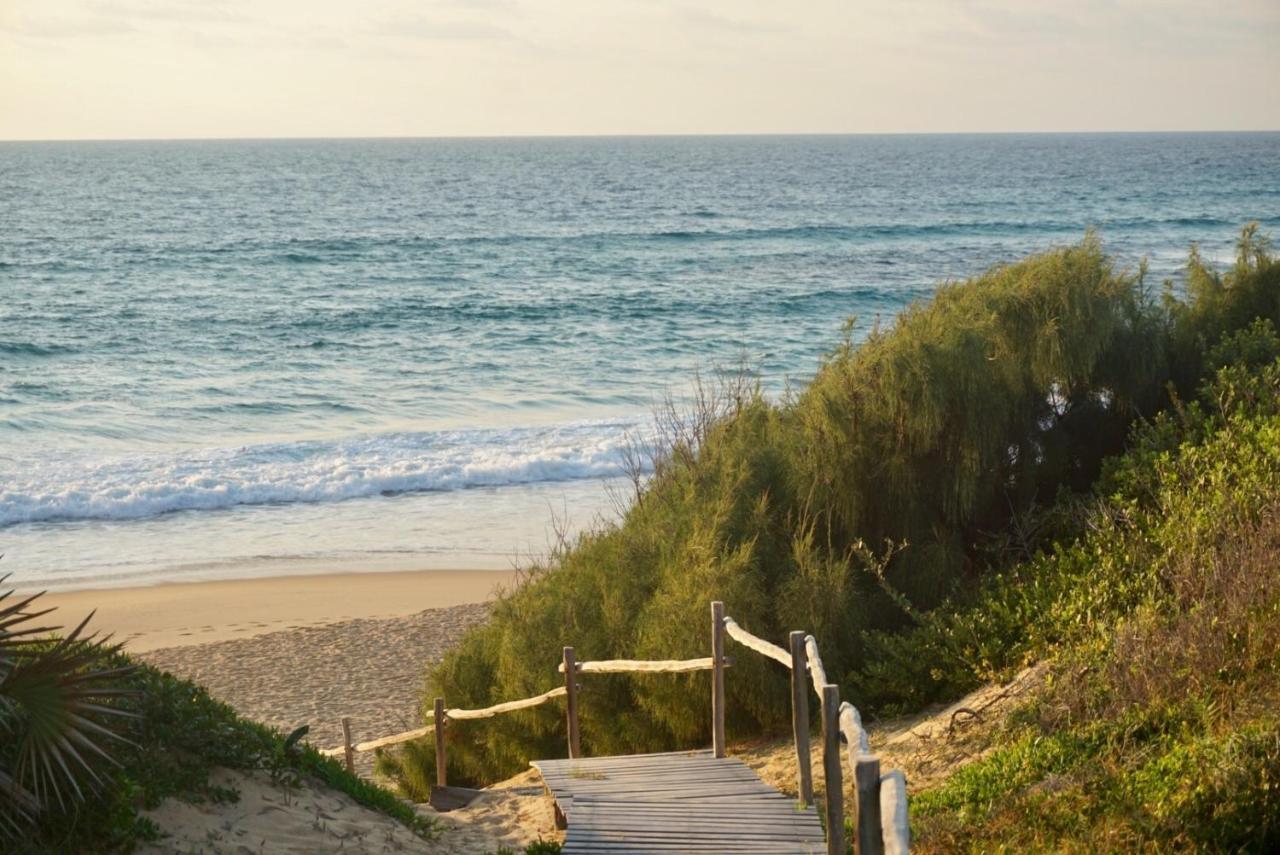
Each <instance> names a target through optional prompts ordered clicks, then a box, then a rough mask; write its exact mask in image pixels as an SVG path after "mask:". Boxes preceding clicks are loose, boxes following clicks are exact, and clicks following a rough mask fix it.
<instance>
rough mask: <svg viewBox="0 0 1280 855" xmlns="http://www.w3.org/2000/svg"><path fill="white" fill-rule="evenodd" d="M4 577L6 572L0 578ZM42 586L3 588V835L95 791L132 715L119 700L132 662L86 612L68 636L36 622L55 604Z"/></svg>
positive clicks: (0, 730)
mask: <svg viewBox="0 0 1280 855" xmlns="http://www.w3.org/2000/svg"><path fill="white" fill-rule="evenodd" d="M7 578H8V577H7V576H5V577H0V585H3V583H4V582H5V581H6V579H7ZM39 597H40V595H39V594H36V595H33V596H28V597H19V596H17V595H16V594H15V593H14V592H13V591H12V590H8V591H5V592H4V593H2V594H0V839H3V838H4V837H9V838H13V837H16V836H18V835H20V834H24V833H25V832H26V831H27V830H28V829H29V828H30V827H31V826H32V825H33V824H34V823H35V822H36V821H38V820H39V819H40V818H41V817H42V816H44V815H45V814H46V813H48V812H49V811H50V810H53V809H57V810H64V811H65V810H68V809H70V808H71V807H72V806H73V805H74V804H75V803H77V802H81V801H83V800H84V799H85V798H86V797H87V796H88V795H89V794H91V793H95V792H96V791H98V790H99V789H100V788H101V787H102V785H103V784H104V776H105V775H106V774H108V772H107V770H109V769H110V768H112V767H114V766H117V765H118V761H117V760H116V759H115V758H114V757H113V756H112V753H111V752H112V744H113V743H122V742H124V741H125V738H124V737H123V736H122V735H121V733H120V726H119V725H118V724H113V722H119V720H120V719H122V718H128V717H131V716H133V715H134V713H132V712H130V711H128V710H127V709H123V708H122V707H121V706H120V705H119V701H120V700H121V699H122V698H126V697H128V696H130V695H132V694H133V692H132V690H130V689H128V688H125V687H123V686H122V685H121V683H122V681H123V680H124V679H125V678H126V677H127V676H128V675H129V674H130V672H131V671H132V670H133V667H132V666H131V665H127V664H120V663H119V662H116V661H114V660H113V657H114V654H115V652H116V651H117V650H118V647H115V646H112V645H111V644H110V643H109V639H108V638H103V637H100V636H98V635H97V634H96V633H88V634H86V632H85V629H86V627H87V625H88V623H89V619H90V618H91V617H92V614H91V615H90V616H89V617H86V618H85V619H84V620H83V621H81V622H80V624H78V625H77V626H76V627H75V628H74V629H72V630H71V631H70V632H69V633H67V634H66V635H64V636H61V637H58V636H55V635H53V634H52V633H54V632H55V631H56V630H58V629H59V627H57V626H52V625H41V624H40V623H39V620H40V619H41V618H43V617H45V616H46V615H48V614H49V613H51V612H52V611H53V609H39V608H38V607H37V606H36V603H37V600H38V598H39Z"/></svg>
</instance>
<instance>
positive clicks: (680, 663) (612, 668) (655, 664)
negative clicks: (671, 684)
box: [556, 656, 712, 674]
mask: <svg viewBox="0 0 1280 855" xmlns="http://www.w3.org/2000/svg"><path fill="white" fill-rule="evenodd" d="M577 666H578V673H579V674H645V673H652V674H683V673H685V672H687V671H710V670H711V667H712V664H711V657H710V656H706V657H704V658H702V659H599V660H596V661H594V662H579V663H577ZM556 670H557V671H559V672H560V673H561V674H563V673H564V672H565V669H564V663H563V662H561V663H560V664H559V665H558V666H557V667H556Z"/></svg>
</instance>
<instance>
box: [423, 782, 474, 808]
mask: <svg viewBox="0 0 1280 855" xmlns="http://www.w3.org/2000/svg"><path fill="white" fill-rule="evenodd" d="M482 795H484V791H483V790H473V789H470V788H468V787H438V786H437V787H432V788H431V797H430V799H429V802H430V804H431V806H432V807H433V808H435V809H436V810H438V811H441V812H445V811H451V810H457V809H458V808H461V807H466V806H467V805H469V804H471V803H472V802H473V801H475V800H476V799H477V798H478V797H479V796H482Z"/></svg>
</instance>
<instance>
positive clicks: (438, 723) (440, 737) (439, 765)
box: [431, 698, 449, 787]
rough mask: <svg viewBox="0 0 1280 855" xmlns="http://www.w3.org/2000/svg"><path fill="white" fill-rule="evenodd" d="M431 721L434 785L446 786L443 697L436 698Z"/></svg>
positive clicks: (445, 715)
mask: <svg viewBox="0 0 1280 855" xmlns="http://www.w3.org/2000/svg"><path fill="white" fill-rule="evenodd" d="M431 718H432V721H433V722H434V723H435V727H436V786H437V787H444V786H448V772H447V771H446V770H447V769H448V758H447V757H446V756H445V753H444V751H445V748H444V728H445V722H446V720H447V719H448V718H449V716H448V715H447V714H446V713H445V711H444V698H436V705H435V710H434V714H433V715H432V717H431Z"/></svg>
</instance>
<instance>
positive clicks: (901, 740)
mask: <svg viewBox="0 0 1280 855" xmlns="http://www.w3.org/2000/svg"><path fill="white" fill-rule="evenodd" d="M1044 674H1045V668H1044V667H1043V666H1037V667H1034V668H1028V669H1026V670H1025V671H1023V672H1022V673H1020V674H1018V675H1017V676H1016V677H1014V679H1013V680H1011V681H1010V682H1009V683H1007V684H1005V685H988V686H983V687H982V688H980V689H977V690H975V691H973V692H971V693H970V694H968V695H966V696H965V697H963V698H961V699H960V700H959V701H956V702H955V703H954V704H949V705H947V706H940V707H934V708H932V709H929V710H925V711H924V712H921V713H919V714H917V715H913V716H907V717H904V718H898V719H888V720H886V721H882V722H873V723H870V724H869V725H868V727H867V735H868V737H869V738H870V741H871V751H872V753H873V754H877V755H879V757H880V769H881V771H882V772H887V771H889V770H891V769H901V770H902V771H903V772H905V773H906V776H907V788H908V792H909V793H910V792H919V791H920V790H923V789H926V788H929V787H932V786H934V785H935V784H937V783H938V781H939V780H941V779H942V778H945V777H946V776H948V775H950V774H953V773H954V772H955V771H956V770H957V769H958V768H960V767H961V766H964V765H965V764H966V763H970V762H972V761H974V760H977V759H978V758H980V757H982V756H983V755H984V754H985V753H986V751H987V750H988V745H989V742H990V734H991V732H992V730H993V729H994V728H996V727H998V726H1000V725H1001V724H1002V723H1003V722H1004V718H1005V716H1006V715H1008V713H1009V712H1010V711H1011V710H1012V709H1013V707H1014V706H1015V705H1017V704H1018V703H1019V702H1020V701H1022V700H1025V699H1026V698H1027V697H1028V696H1029V694H1030V693H1031V692H1033V691H1034V690H1035V689H1036V688H1037V687H1038V686H1040V685H1041V683H1042V681H1043V678H1044ZM810 748H811V751H812V758H811V763H812V768H813V784H814V790H815V791H816V792H818V793H822V792H823V791H824V787H823V782H822V741H821V739H819V738H817V737H816V735H815V737H814V739H813V740H812V741H811V744H810ZM730 753H732V754H735V755H737V756H739V757H741V758H742V760H743V762H744V763H746V764H747V765H748V766H750V767H751V768H753V769H755V771H756V774H758V775H759V776H760V777H761V778H762V779H763V780H764V781H765V782H766V783H769V784H772V785H773V786H774V787H777V788H778V789H779V790H781V791H782V792H784V793H789V794H795V793H796V792H797V784H796V774H797V773H796V759H795V749H794V747H793V745H792V743H791V741H790V740H787V741H776V740H771V741H768V742H759V743H755V744H750V745H740V746H736V747H734V748H731V749H730ZM845 768H846V769H847V768H848V764H847V762H846V764H845ZM844 784H845V797H846V799H847V800H849V801H850V802H851V801H852V798H853V789H852V781H851V780H850V776H849V775H848V774H847V773H846V775H845V779H844Z"/></svg>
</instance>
